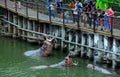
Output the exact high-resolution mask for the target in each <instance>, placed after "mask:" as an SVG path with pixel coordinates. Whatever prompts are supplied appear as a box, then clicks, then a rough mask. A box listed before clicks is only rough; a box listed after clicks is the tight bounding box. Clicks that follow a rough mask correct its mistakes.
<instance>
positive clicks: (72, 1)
mask: <svg viewBox="0 0 120 77" xmlns="http://www.w3.org/2000/svg"><path fill="white" fill-rule="evenodd" d="M69 7H70V9H71V11H72V16H73V22H75V20H74V14H73V12H74V10H75V1H74V0H71V2H70V4H69Z"/></svg>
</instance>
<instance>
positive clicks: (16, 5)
mask: <svg viewBox="0 0 120 77" xmlns="http://www.w3.org/2000/svg"><path fill="white" fill-rule="evenodd" d="M15 11H16V12H17V1H16V0H15Z"/></svg>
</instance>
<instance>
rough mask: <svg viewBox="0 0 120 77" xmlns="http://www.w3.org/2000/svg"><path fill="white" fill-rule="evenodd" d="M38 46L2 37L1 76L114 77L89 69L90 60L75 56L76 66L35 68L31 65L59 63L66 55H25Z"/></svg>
mask: <svg viewBox="0 0 120 77" xmlns="http://www.w3.org/2000/svg"><path fill="white" fill-rule="evenodd" d="M37 48H39V46H38V45H34V44H30V43H27V42H24V41H20V40H15V39H11V38H4V37H0V77H112V76H110V75H105V74H102V73H100V72H97V71H93V70H90V69H87V68H86V65H87V63H88V62H87V61H86V60H82V59H80V58H74V61H76V62H78V63H79V66H76V67H64V68H47V69H40V70H33V69H31V68H30V67H32V66H38V65H50V64H54V63H58V62H60V61H62V60H63V59H64V57H65V56H66V55H65V54H63V53H61V52H60V51H54V52H55V53H54V56H51V57H41V58H39V59H32V58H29V57H25V56H24V55H23V53H24V52H25V51H27V50H32V49H37Z"/></svg>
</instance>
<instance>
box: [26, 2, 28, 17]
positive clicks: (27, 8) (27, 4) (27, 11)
mask: <svg viewBox="0 0 120 77" xmlns="http://www.w3.org/2000/svg"><path fill="white" fill-rule="evenodd" d="M26 17H28V2H26Z"/></svg>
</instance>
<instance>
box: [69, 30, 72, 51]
mask: <svg viewBox="0 0 120 77" xmlns="http://www.w3.org/2000/svg"><path fill="white" fill-rule="evenodd" d="M68 40H69V42H72V34H71V32H69V34H68ZM70 48H71V44H70V43H68V49H69V50H70Z"/></svg>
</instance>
